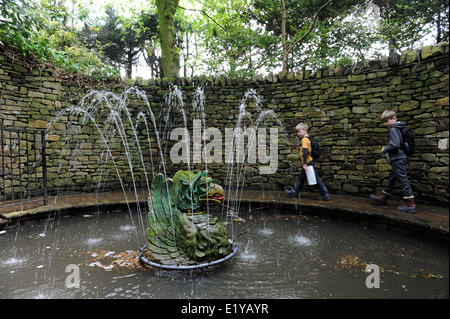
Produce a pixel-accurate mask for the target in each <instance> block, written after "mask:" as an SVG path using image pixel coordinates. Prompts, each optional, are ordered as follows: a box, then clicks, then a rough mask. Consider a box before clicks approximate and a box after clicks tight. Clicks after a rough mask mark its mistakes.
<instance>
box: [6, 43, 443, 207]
mask: <svg viewBox="0 0 450 319" xmlns="http://www.w3.org/2000/svg"><path fill="white" fill-rule="evenodd" d="M448 51H449V46H448V43H441V44H439V45H436V46H431V47H425V48H422V49H421V50H413V51H411V52H404V53H403V54H402V55H399V56H393V57H390V58H386V59H384V60H381V61H367V62H364V63H357V64H355V65H351V66H330V67H328V68H326V69H322V70H317V71H316V72H311V71H307V70H306V71H301V72H297V73H287V74H278V75H273V74H271V75H268V76H266V77H264V78H254V79H253V80H252V81H244V80H240V79H226V78H223V77H222V78H213V77H197V78H193V79H185V78H182V79H176V80H175V81H174V83H175V84H177V85H178V86H179V87H180V88H181V91H182V92H183V100H184V108H185V110H186V113H187V114H188V119H187V122H188V131H189V132H190V133H191V134H194V130H195V129H194V127H193V126H194V124H193V123H194V121H193V119H192V118H191V117H190V114H193V113H194V112H193V109H192V99H193V98H192V96H193V93H194V91H195V90H196V89H197V87H198V86H202V87H203V89H204V94H205V100H204V102H205V119H206V126H207V127H213V128H216V129H217V130H218V131H219V132H221V133H222V135H223V136H224V137H223V138H224V140H223V143H222V146H223V154H222V162H220V163H210V164H208V169H209V170H210V171H211V172H212V176H213V177H214V178H215V179H216V180H217V181H218V182H221V183H226V181H225V180H226V175H227V167H228V166H227V164H226V163H225V161H226V159H225V154H226V153H227V148H226V147H227V144H226V141H225V135H226V134H225V132H226V130H227V128H228V129H230V128H233V127H234V126H235V125H236V122H237V118H238V117H239V105H240V103H241V101H242V99H243V98H244V95H245V94H246V92H248V90H250V89H253V90H255V91H256V92H257V93H258V95H259V96H260V98H261V104H260V107H261V108H262V109H263V110H272V111H274V112H275V113H276V115H277V117H278V118H279V120H280V121H281V122H282V124H283V126H284V129H285V131H286V132H287V134H282V133H280V134H279V135H278V139H277V143H278V150H277V151H278V152H277V154H278V158H277V159H278V162H277V165H276V170H275V171H274V172H273V173H272V174H260V171H259V170H258V167H260V165H261V164H258V163H257V164H250V165H249V166H248V168H247V171H246V175H247V177H246V179H245V181H244V182H243V185H244V186H245V187H247V188H257V189H263V190H270V189H283V188H285V187H286V186H292V185H293V183H294V182H295V179H296V175H297V172H298V169H299V163H298V146H299V141H298V138H297V137H296V134H295V131H294V127H295V126H296V125H297V124H298V123H299V122H306V123H308V124H309V125H310V135H312V136H314V137H315V138H316V139H317V140H318V141H319V144H320V145H321V147H322V150H323V153H324V155H322V158H321V159H320V164H319V165H317V169H318V170H319V171H320V174H321V176H322V178H323V180H324V182H325V184H326V185H327V186H328V187H329V188H330V191H331V192H332V193H333V192H334V193H347V194H353V195H356V196H367V195H368V194H370V193H371V192H373V191H375V190H379V189H380V188H381V187H382V185H383V184H384V181H385V179H386V178H387V175H388V173H389V170H390V165H389V163H387V161H386V159H385V158H384V157H383V156H382V155H381V153H380V150H381V147H382V145H384V144H385V143H386V142H387V130H386V128H384V126H383V125H382V124H381V122H380V120H379V118H380V115H381V113H382V112H383V111H384V110H385V109H393V110H395V111H396V112H397V115H398V118H399V120H400V121H404V122H406V123H407V124H408V126H409V127H410V129H411V130H412V132H413V134H414V136H415V139H416V144H417V152H416V154H415V155H414V156H413V157H411V158H410V163H409V177H410V182H411V185H412V187H413V190H414V193H415V194H416V197H417V198H418V200H419V203H420V201H422V202H424V203H432V204H438V205H448V187H449V120H448V117H449V60H448V58H449V52H448ZM0 63H1V65H0V81H1V82H0V89H1V96H0V110H1V114H0V124H1V125H3V126H16V127H24V126H27V127H36V128H45V127H47V125H48V123H50V122H51V121H52V120H53V119H54V118H55V116H56V115H57V114H58V113H59V112H60V111H61V110H62V109H64V108H65V107H67V106H69V105H72V104H76V103H78V102H79V101H80V99H81V97H82V96H83V95H84V94H85V93H87V92H88V91H89V90H90V89H92V87H81V88H80V87H73V86H70V85H67V84H65V82H64V81H62V80H61V78H59V77H58V76H56V75H54V72H53V71H51V70H49V69H45V70H40V71H39V70H30V69H29V68H28V67H27V66H26V65H25V64H24V63H21V62H20V61H12V60H11V58H9V57H8V56H6V55H5V54H4V53H3V51H0ZM169 82H171V81H168V80H166V79H164V80H163V81H161V80H142V79H138V80H137V81H130V80H128V81H126V83H125V84H122V85H118V84H115V85H114V88H113V90H114V91H115V92H118V93H120V92H121V91H123V90H124V88H125V87H129V86H130V85H135V86H137V87H138V88H140V89H141V90H143V91H145V92H146V95H147V98H148V101H149V103H150V105H151V106H152V108H153V110H154V113H155V116H156V117H157V122H158V123H160V122H164V119H163V118H162V116H163V115H164V112H160V110H165V109H166V108H167V106H166V103H165V101H164V96H165V95H166V94H167V92H168V91H169V90H170V89H169V85H168V84H169ZM99 89H104V87H99ZM129 107H130V110H131V113H132V114H133V115H134V116H136V115H137V114H138V113H139V112H140V111H142V110H143V109H145V108H146V106H145V103H143V101H142V100H139V99H130V101H129ZM246 108H247V110H248V111H250V112H251V113H253V114H254V115H253V116H254V117H255V118H256V117H257V115H258V114H259V113H260V112H259V113H258V110H257V105H256V103H255V102H254V101H253V100H251V99H249V100H248V103H247V104H246ZM160 117H161V118H160ZM79 120H80V119H77V118H76V116H73V115H72V116H66V115H65V116H62V117H61V118H59V119H58V121H55V122H53V123H52V129H51V130H50V131H49V135H48V148H47V150H48V161H47V163H48V166H49V168H48V177H49V187H50V190H51V191H52V192H57V191H64V192H66V191H92V190H94V189H96V188H97V187H98V186H99V185H100V188H101V189H102V190H109V189H117V188H118V187H120V186H119V185H118V181H117V178H115V177H114V172H113V171H114V170H115V169H113V167H111V165H110V167H108V168H106V170H107V171H108V170H109V171H111V172H110V174H105V169H100V168H99V165H100V161H99V160H98V158H99V156H101V154H102V152H103V151H104V149H103V148H104V146H103V145H102V144H103V143H102V142H101V141H99V136H98V133H96V130H95V128H94V126H93V125H91V124H89V123H88V124H85V125H84V124H81V123H80V122H79ZM171 120H172V121H173V123H172V128H174V127H180V126H183V125H184V124H183V119H182V116H181V114H180V113H179V112H178V113H177V112H173V113H172V116H171ZM265 127H267V129H268V128H269V127H278V126H277V123H276V122H275V121H272V120H269V119H268V120H267V123H266V126H265ZM138 128H139V129H138V132H139V135H140V139H141V141H142V148H143V149H152V150H153V155H154V156H155V157H154V158H153V160H154V161H156V162H157V161H158V158H157V157H158V152H157V150H156V145H155V143H156V142H155V138H154V136H153V135H152V138H153V139H151V141H152V142H151V143H152V145H150V146H149V145H148V142H146V141H148V138H147V136H146V134H143V133H144V132H143V129H142V125H141V126H139V127H138ZM280 132H282V131H281V130H280ZM69 133H70V134H69ZM71 134H73V135H71ZM144 135H145V136H144ZM68 136H71V137H70V138H68ZM268 138H269V137H268ZM146 143H147V144H146ZM176 143H177V141H171V142H170V144H169V145H168V149H169V150H170V149H171V147H173V146H174V145H175V144H176ZM191 145H192V144H191ZM192 146H194V145H192ZM118 148H119V149H118V150H117V153H119V155H120V152H121V151H123V150H120V146H118ZM61 150H63V151H62V152H61ZM144 158H145V161H146V162H149V160H150V159H149V156H148V155H145V156H144ZM118 166H119V168H118V169H119V170H120V173H121V174H122V175H123V181H124V183H125V185H131V181H130V176H129V175H130V171H129V170H130V169H129V167H128V164H124V163H123V162H121V163H120V164H119V165H118ZM183 166H184V167H186V165H180V164H174V163H171V162H170V161H169V163H168V170H169V171H174V170H176V169H178V168H181V167H183ZM192 167H193V168H194V169H197V168H204V167H205V165H204V163H200V164H198V165H197V164H194V163H192ZM148 171H151V169H150V168H149V169H148ZM141 173H142V171H139V169H137V170H136V172H135V175H136V177H137V178H138V179H139V182H140V183H144V182H143V178H142V177H141V175H142V174H141ZM1 178H3V176H0V179H1ZM0 184H1V183H0ZM139 185H141V184H139ZM397 194H399V193H397Z"/></svg>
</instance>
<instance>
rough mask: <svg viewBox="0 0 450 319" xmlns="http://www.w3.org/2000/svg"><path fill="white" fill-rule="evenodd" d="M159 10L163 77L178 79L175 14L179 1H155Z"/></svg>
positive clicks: (178, 59)
mask: <svg viewBox="0 0 450 319" xmlns="http://www.w3.org/2000/svg"><path fill="white" fill-rule="evenodd" d="M155 1H156V7H157V9H158V11H157V12H158V24H159V41H160V46H161V61H162V69H163V73H164V74H163V76H164V77H167V78H176V77H178V76H179V72H180V57H179V53H178V48H177V46H176V33H175V25H174V21H175V14H176V12H177V8H178V3H179V0H155Z"/></svg>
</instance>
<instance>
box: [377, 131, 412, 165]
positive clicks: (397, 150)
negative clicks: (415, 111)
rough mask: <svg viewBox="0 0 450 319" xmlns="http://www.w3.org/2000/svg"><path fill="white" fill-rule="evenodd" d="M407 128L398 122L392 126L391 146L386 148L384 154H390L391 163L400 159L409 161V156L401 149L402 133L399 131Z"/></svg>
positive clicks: (390, 133)
mask: <svg viewBox="0 0 450 319" xmlns="http://www.w3.org/2000/svg"><path fill="white" fill-rule="evenodd" d="M402 127H406V124H405V123H403V122H397V123H395V124H394V125H392V126H391V128H390V130H389V144H388V145H387V146H386V147H385V148H384V151H383V153H387V154H388V159H389V161H396V160H399V159H407V158H408V156H407V155H406V154H405V152H404V151H403V150H402V149H401V147H402V145H403V138H402V132H401V131H400V130H399V129H400V128H402Z"/></svg>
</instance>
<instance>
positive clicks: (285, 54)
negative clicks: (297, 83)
mask: <svg viewBox="0 0 450 319" xmlns="http://www.w3.org/2000/svg"><path fill="white" fill-rule="evenodd" d="M286 41H287V39H286V3H285V1H284V0H281V45H282V47H283V71H288V64H287V60H288V49H287V43H286Z"/></svg>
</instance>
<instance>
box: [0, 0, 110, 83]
mask: <svg viewBox="0 0 450 319" xmlns="http://www.w3.org/2000/svg"><path fill="white" fill-rule="evenodd" d="M1 4H2V11H1V13H2V17H8V19H5V18H2V20H3V21H2V22H3V23H2V25H1V28H0V41H1V42H2V43H3V44H5V45H9V46H13V47H15V48H16V49H18V50H19V51H20V52H21V53H22V54H23V55H24V57H26V58H32V59H35V60H37V61H38V62H44V63H50V64H52V65H54V66H57V67H59V68H60V69H61V70H62V71H63V72H72V73H80V74H83V75H87V76H97V77H101V78H109V77H116V76H117V75H118V71H117V70H115V69H114V68H112V67H109V66H107V65H105V64H104V63H103V62H102V61H101V55H102V48H101V47H100V46H96V47H91V48H88V47H86V46H85V44H84V43H83V42H82V40H81V39H80V37H79V36H78V34H77V30H76V28H75V27H73V26H68V21H69V19H70V18H71V16H70V14H69V12H67V9H66V8H65V7H64V6H63V5H56V4H52V3H50V2H49V1H46V0H41V1H37V0H30V1H27V3H24V2H22V0H19V1H15V0H1Z"/></svg>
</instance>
